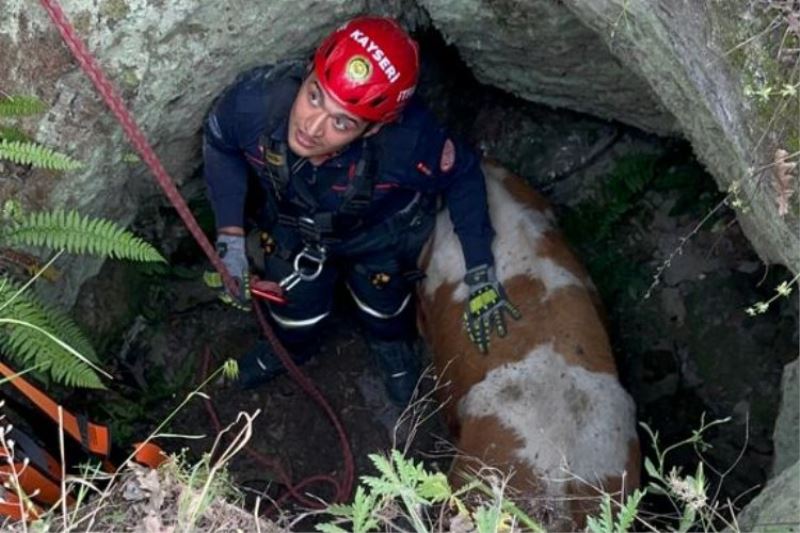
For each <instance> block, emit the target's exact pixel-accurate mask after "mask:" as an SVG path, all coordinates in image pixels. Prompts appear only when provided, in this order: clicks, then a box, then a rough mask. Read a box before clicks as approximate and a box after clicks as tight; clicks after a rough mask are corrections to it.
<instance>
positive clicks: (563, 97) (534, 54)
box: [420, 0, 680, 134]
mask: <svg viewBox="0 0 800 533" xmlns="http://www.w3.org/2000/svg"><path fill="white" fill-rule="evenodd" d="M420 4H422V5H423V6H424V7H425V8H426V9H427V11H428V13H429V14H430V16H431V19H432V20H433V23H434V25H435V26H436V28H438V29H439V30H440V31H441V32H442V33H443V34H444V36H445V38H446V39H447V40H448V41H449V42H452V43H453V44H455V45H456V46H457V47H458V50H459V52H460V54H461V57H462V58H463V59H464V61H465V62H466V63H467V65H469V66H470V68H471V69H472V70H473V72H474V73H475V76H476V77H477V78H478V80H479V81H481V82H483V83H486V84H488V85H493V86H496V87H500V88H502V89H505V90H507V91H509V92H511V93H513V94H515V95H517V96H520V97H522V98H525V99H527V100H530V101H534V102H537V103H542V104H546V105H549V106H552V107H559V108H569V109H574V110H577V111H582V112H584V113H589V114H592V115H596V116H598V117H601V118H605V119H614V120H619V121H621V122H626V123H628V124H631V125H634V126H637V127H639V128H642V129H645V130H649V131H653V132H658V133H661V134H678V133H680V132H679V130H678V128H677V124H676V123H675V120H674V118H673V117H672V115H671V114H670V113H669V112H667V110H666V109H664V108H663V107H662V106H661V104H660V103H659V102H658V99H657V98H656V96H655V94H654V93H653V92H652V91H651V90H650V88H649V87H648V86H647V81H646V79H644V78H641V77H639V76H637V75H635V74H634V73H632V72H630V71H629V70H628V69H627V68H626V66H625V65H623V64H622V63H620V61H619V60H618V59H617V58H616V57H614V56H613V55H612V54H611V53H609V51H608V49H607V48H606V46H605V44H604V43H603V40H602V38H601V37H600V36H599V35H597V34H596V33H595V32H594V31H593V30H592V29H590V28H588V27H586V26H585V25H584V24H583V23H581V21H580V20H579V19H578V18H577V17H576V16H575V15H574V14H573V13H572V12H570V10H569V9H568V8H567V7H566V6H565V5H564V3H562V2H531V1H519V0H517V1H515V0H467V1H464V0H447V1H440V0H420Z"/></svg>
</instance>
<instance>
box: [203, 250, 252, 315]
mask: <svg viewBox="0 0 800 533" xmlns="http://www.w3.org/2000/svg"><path fill="white" fill-rule="evenodd" d="M217 253H218V254H219V257H220V258H221V259H222V263H223V264H224V265H225V268H227V269H228V272H229V273H230V275H231V277H233V279H234V281H235V282H236V285H237V287H238V292H237V293H236V294H231V293H230V292H228V290H227V289H226V288H225V286H224V284H222V281H221V279H220V280H219V283H218V285H217V287H218V288H219V289H220V295H219V299H220V300H222V301H223V302H225V303H226V304H229V305H232V306H233V307H235V308H237V309H241V310H243V311H247V310H249V309H250V268H249V265H248V263H247V254H246V253H245V238H244V235H226V234H220V235H218V236H217ZM206 283H207V284H208V285H210V286H214V283H213V281H211V280H210V279H207V280H206Z"/></svg>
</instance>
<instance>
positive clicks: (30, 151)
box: [0, 139, 83, 170]
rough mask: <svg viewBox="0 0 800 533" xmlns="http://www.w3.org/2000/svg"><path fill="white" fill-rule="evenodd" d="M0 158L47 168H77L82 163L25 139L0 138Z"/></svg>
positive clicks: (81, 165)
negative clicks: (10, 139)
mask: <svg viewBox="0 0 800 533" xmlns="http://www.w3.org/2000/svg"><path fill="white" fill-rule="evenodd" d="M0 159H7V160H9V161H11V162H12V163H16V164H18V165H31V166H34V167H37V168H46V169H49V170H77V169H79V168H82V167H83V163H81V162H79V161H77V160H75V159H73V158H71V157H70V156H68V155H66V154H62V153H60V152H56V151H55V150H52V149H50V148H47V147H45V146H42V145H40V144H36V143H32V142H27V141H9V140H6V139H3V140H0Z"/></svg>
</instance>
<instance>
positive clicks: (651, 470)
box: [644, 457, 662, 479]
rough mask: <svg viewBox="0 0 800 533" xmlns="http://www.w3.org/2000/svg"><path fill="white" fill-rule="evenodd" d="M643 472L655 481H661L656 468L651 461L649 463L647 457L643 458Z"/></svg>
mask: <svg viewBox="0 0 800 533" xmlns="http://www.w3.org/2000/svg"><path fill="white" fill-rule="evenodd" d="M644 470H645V472H647V475H649V476H650V477H652V478H655V479H662V477H661V474H660V473H659V472H658V469H657V468H656V466H655V465H654V464H653V461H651V460H650V458H649V457H645V458H644Z"/></svg>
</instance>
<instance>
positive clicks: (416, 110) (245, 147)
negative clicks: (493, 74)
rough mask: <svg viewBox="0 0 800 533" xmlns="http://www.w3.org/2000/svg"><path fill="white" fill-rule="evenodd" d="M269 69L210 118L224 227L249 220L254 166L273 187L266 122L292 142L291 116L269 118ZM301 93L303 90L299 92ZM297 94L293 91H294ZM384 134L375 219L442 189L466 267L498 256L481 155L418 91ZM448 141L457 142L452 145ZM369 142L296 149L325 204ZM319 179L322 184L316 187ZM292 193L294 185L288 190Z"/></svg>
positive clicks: (371, 213) (238, 87)
mask: <svg viewBox="0 0 800 533" xmlns="http://www.w3.org/2000/svg"><path fill="white" fill-rule="evenodd" d="M263 78H264V77H263V75H252V76H247V75H245V76H243V77H242V78H241V79H240V80H239V81H237V82H236V83H235V84H234V85H232V86H231V87H229V88H228V89H227V90H226V91H225V92H224V93H223V94H222V96H221V97H220V98H219V100H218V101H217V103H216V105H215V106H214V108H213V109H212V111H211V113H210V114H209V117H208V119H207V121H206V124H205V142H204V147H203V148H204V160H205V176H206V181H207V183H208V186H209V191H210V196H211V202H212V205H213V208H214V213H215V215H216V223H217V227H223V226H240V227H243V226H244V212H245V197H246V195H247V185H248V175H249V173H250V172H252V171H253V170H255V171H256V173H257V175H260V176H262V178H261V186H262V188H263V189H264V191H265V193H266V194H271V192H270V191H271V189H270V185H269V183H268V182H267V180H266V179H265V178H263V173H260V172H258V171H259V169H260V167H262V166H263V165H264V161H263V155H262V153H261V151H260V150H259V139H260V138H261V136H262V134H263V133H265V130H266V129H267V128H271V129H272V131H271V132H268V133H269V135H270V136H271V137H272V138H274V139H276V140H282V141H284V142H286V140H287V136H288V120H289V113H288V109H289V108H290V107H291V102H289V103H288V105H287V103H286V102H283V103H282V105H284V108H285V109H286V110H287V111H286V113H285V115H286V117H285V118H284V119H282V120H279V121H277V124H275V122H276V121H275V120H274V119H273V120H272V121H271V122H272V123H273V125H272V126H270V124H269V123H270V120H269V119H268V117H269V116H270V115H269V114H268V106H269V105H270V103H271V99H270V97H271V96H274V95H272V94H270V86H269V85H268V84H266V83H264V82H263ZM295 94H296V93H295ZM291 99H292V101H293V100H294V95H292V96H291ZM378 136H383V137H382V138H381V139H380V143H379V144H380V146H382V147H383V149H381V150H380V151H379V152H378V155H377V158H378V163H377V169H378V170H377V172H378V176H377V178H376V179H375V181H374V183H375V186H374V191H373V196H372V203H371V204H370V206H369V208H368V209H367V212H366V214H365V218H366V220H367V223H368V225H369V224H373V223H376V222H378V221H381V220H383V219H385V218H386V217H387V216H390V215H391V214H393V213H396V212H398V211H400V210H401V209H403V208H404V207H406V206H407V205H408V204H409V203H410V202H411V201H412V199H413V198H414V196H415V195H416V194H417V192H422V193H423V194H436V193H441V194H442V195H443V197H444V199H445V202H446V204H447V207H448V208H449V211H450V217H451V220H452V221H453V226H454V228H455V231H456V234H457V235H458V237H459V239H460V241H461V245H462V249H463V251H464V259H465V263H466V267H467V268H468V269H469V268H472V267H474V266H477V265H480V264H483V263H485V264H493V263H494V259H493V256H492V251H491V241H492V238H493V237H494V231H493V229H492V226H491V222H490V220H489V215H488V209H487V202H486V185H485V181H484V176H483V172H482V171H481V169H480V166H479V158H478V156H477V155H476V154H475V153H474V152H473V151H472V150H471V149H469V148H467V147H466V146H465V145H464V144H462V143H460V142H458V141H456V140H451V139H452V138H451V137H449V136H448V134H447V133H446V132H445V131H444V130H443V129H442V128H441V127H440V126H439V125H438V124H437V123H436V120H435V119H434V117H433V116H432V114H431V113H430V111H428V110H427V109H426V108H425V107H424V106H423V105H422V104H421V102H420V101H419V100H418V99H417V98H413V99H412V100H411V102H410V103H409V105H408V106H407V107H406V109H405V110H404V112H403V114H402V116H401V118H400V119H399V120H398V121H396V122H393V123H390V124H387V125H385V126H384V127H383V128H382V129H381V130H380V131H379V132H378V133H377V134H376V135H375V137H376V138H377V137H378ZM446 143H452V144H450V147H454V149H455V150H454V160H453V158H452V157H449V156H450V155H451V154H452V153H453V151H452V150H450V149H449V147H448V149H447V150H446V149H445V145H446ZM362 149H363V143H362V141H361V140H360V139H357V140H355V141H353V142H352V143H351V144H350V145H349V146H348V147H346V148H345V149H343V150H342V151H341V152H339V153H338V154H336V155H335V156H334V157H331V158H329V159H328V160H326V161H325V162H323V163H322V164H321V165H319V167H313V166H312V165H311V163H310V162H308V161H307V160H304V159H303V160H300V159H298V158H297V157H296V156H294V154H291V151H290V154H289V163H290V165H291V167H292V168H295V169H296V170H295V172H296V173H297V174H298V175H300V176H303V177H304V178H305V179H306V180H307V183H312V191H313V193H314V195H315V197H316V199H317V202H318V203H319V206H320V208H322V209H325V210H331V211H333V210H335V209H336V208H337V206H338V205H339V204H340V203H341V201H342V195H343V193H344V192H345V191H346V190H347V188H348V176H352V169H353V167H354V165H355V164H356V163H357V162H358V161H359V160H360V157H361V151H362ZM315 187H316V188H315ZM287 193H288V194H292V191H291V189H289V190H288V191H287Z"/></svg>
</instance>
